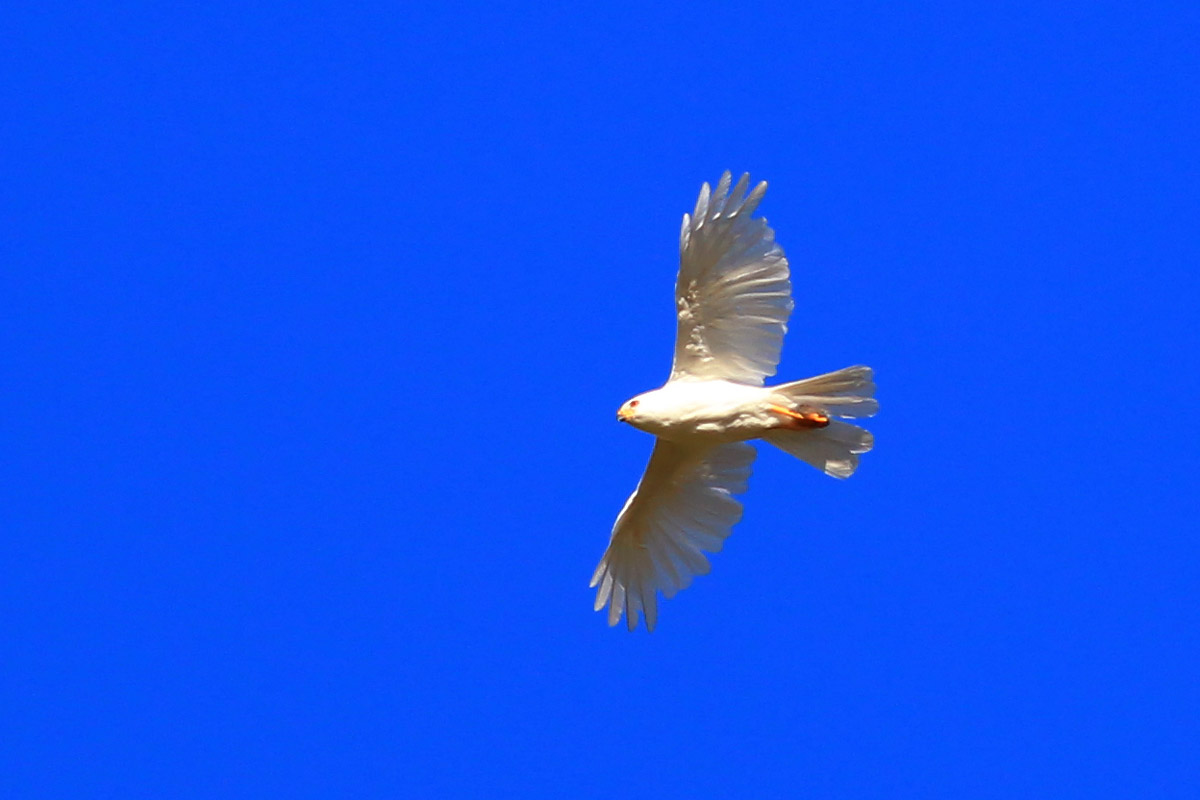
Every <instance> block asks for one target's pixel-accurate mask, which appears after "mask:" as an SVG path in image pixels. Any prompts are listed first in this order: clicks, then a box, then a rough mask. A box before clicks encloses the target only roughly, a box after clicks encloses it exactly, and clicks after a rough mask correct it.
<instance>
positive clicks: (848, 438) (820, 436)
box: [763, 420, 875, 478]
mask: <svg viewBox="0 0 1200 800" xmlns="http://www.w3.org/2000/svg"><path fill="white" fill-rule="evenodd" d="M763 439H765V440H767V441H768V442H770V443H771V444H773V445H775V446H776V447H778V448H779V449H780V450H782V451H783V452H785V453H788V454H789V455H793V456H795V457H796V458H798V459H800V460H801V461H803V462H805V463H806V464H812V465H813V466H814V467H816V468H817V469H819V470H821V471H823V472H824V473H825V474H826V475H832V476H833V477H835V478H849V477H850V476H851V475H853V474H854V470H856V469H858V457H859V455H861V454H862V453H865V452H867V451H868V450H870V449H871V448H872V447H874V445H875V437H874V436H872V435H871V432H870V431H865V430H863V429H862V428H860V427H858V426H857V425H851V424H850V423H848V422H839V421H838V420H831V421H830V423H829V425H827V426H826V427H824V428H814V429H811V430H784V429H780V430H774V431H768V432H767V433H765V434H763Z"/></svg>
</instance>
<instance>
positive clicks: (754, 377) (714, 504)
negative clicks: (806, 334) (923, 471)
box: [591, 172, 879, 631]
mask: <svg viewBox="0 0 1200 800" xmlns="http://www.w3.org/2000/svg"><path fill="white" fill-rule="evenodd" d="M731 183H732V177H731V175H730V173H728V172H726V173H725V174H724V175H722V176H721V179H720V180H719V181H718V182H717V187H716V189H711V188H710V187H709V185H708V184H707V183H706V184H704V185H703V186H702V187H700V197H699V199H698V200H697V201H696V209H695V211H693V212H692V214H691V215H688V214H684V215H683V230H682V231H681V232H680V234H679V277H678V278H677V280H676V285H675V308H676V313H677V314H678V317H679V322H678V328H677V329H676V334H675V362H674V365H673V366H672V368H671V377H670V379H668V381H667V382H666V384H664V385H663V386H662V388H659V389H655V390H653V391H650V392H645V393H644V394H639V395H637V396H636V397H634V398H632V399H631V400H628V401H626V403H625V404H624V405H622V406H621V408H620V410H618V411H617V419H618V420H620V421H621V422H626V423H628V424H630V425H632V426H634V427H635V428H638V429H640V430H643V431H646V432H647V433H651V434H654V436H655V437H656V438H655V441H654V451H653V452H652V453H651V454H650V463H649V464H647V465H646V472H645V474H644V475H642V480H641V482H640V483H638V486H637V489H635V490H634V492H633V494H631V495H630V496H629V499H628V500H626V501H625V507H624V508H622V509H621V513H620V514H619V515H618V516H617V521H616V523H615V524H614V525H613V530H612V537H611V538H610V539H609V543H608V549H607V550H606V551H605V553H604V557H603V558H601V559H600V565H599V566H598V567H597V568H596V572H595V574H594V575H593V576H592V583H591V585H592V586H593V587H595V588H596V610H597V611H599V610H600V609H602V608H604V606H606V605H607V606H608V624H609V625H616V624H617V622H618V621H619V620H620V618H621V614H622V613H624V614H625V622H626V625H627V626H628V628H629V630H631V631H632V630H634V629H635V628H636V627H637V622H638V612H639V611H640V612H641V613H642V615H643V616H644V617H645V620H646V628H647V629H648V630H651V631H652V630H654V625H655V623H656V622H657V620H658V599H657V593H658V592H662V593H663V595H665V596H666V597H673V596H674V595H675V593H676V592H678V591H679V590H680V589H684V588H687V586H688V585H689V584H691V582H692V578H693V577H695V576H696V575H704V574H707V573H708V571H709V563H708V559H707V558H706V557H705V555H704V553H705V551H707V552H710V553H715V552H717V551H718V550H720V549H721V547H722V545H723V544H724V542H725V539H726V537H728V536H729V533H730V530H731V529H732V528H733V526H734V524H736V523H737V521H738V520H739V519H741V516H742V505H741V503H739V502H738V501H737V500H735V499H734V497H733V495H735V494H741V493H742V492H744V491H746V484H747V481H748V480H749V478H750V465H751V464H752V463H753V461H754V456H755V454H756V451H755V449H754V447H753V446H752V445H750V444H749V443H748V442H749V441H750V440H753V439H762V440H765V441H767V442H768V443H770V444H772V445H774V446H775V447H778V448H779V449H781V450H783V451H784V452H786V453H790V454H791V455H793V456H795V457H796V458H799V459H800V460H801V461H805V462H807V463H809V464H812V465H813V466H814V467H816V468H817V469H820V470H822V471H824V472H825V473H826V474H828V475H832V476H834V477H837V478H847V477H849V476H850V474H851V473H853V472H854V470H855V468H856V467H857V466H858V457H859V455H860V454H862V453H865V452H867V451H868V450H870V449H871V446H872V443H873V437H872V436H871V434H870V433H869V432H867V431H865V430H863V429H862V428H859V427H858V426H856V425H852V424H850V423H848V422H842V421H841V420H840V419H837V418H839V417H840V418H856V417H870V416H872V415H873V414H874V413H875V412H876V411H877V410H878V408H879V405H878V403H877V402H876V401H875V399H874V397H873V395H874V393H875V384H874V383H873V382H872V373H871V368H870V367H863V366H856V367H847V368H846V369H842V370H838V371H837V372H830V373H828V374H826V375H819V376H817V377H815V378H808V379H807V380H802V381H794V382H792V383H783V384H779V385H777V386H763V379H764V378H766V377H767V376H770V375H774V374H775V366H776V365H777V364H778V363H779V351H780V348H781V347H782V346H783V335H784V333H785V332H786V331H787V321H788V315H789V314H790V313H791V311H792V284H791V281H790V279H789V277H788V262H787V258H786V257H785V256H784V254H783V249H782V248H780V246H779V245H778V244H777V243H776V242H775V232H774V231H773V230H771V228H769V227H767V222H766V220H765V219H763V218H761V217H755V216H753V214H754V210H755V209H756V208H758V204H759V203H760V202H761V201H762V199H763V195H764V194H766V191H767V184H766V182H765V181H764V182H762V183H759V184H758V185H757V186H755V187H754V189H752V190H750V191H749V192H747V189H749V186H750V176H749V174H745V175H742V177H741V179H740V180H739V181H738V182H737V185H736V186H733V187H732V189H731V188H730V184H731Z"/></svg>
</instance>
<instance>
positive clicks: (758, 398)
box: [625, 380, 779, 444]
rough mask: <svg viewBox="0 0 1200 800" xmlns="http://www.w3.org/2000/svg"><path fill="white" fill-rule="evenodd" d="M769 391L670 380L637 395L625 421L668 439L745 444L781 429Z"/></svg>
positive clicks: (713, 382) (739, 385)
mask: <svg viewBox="0 0 1200 800" xmlns="http://www.w3.org/2000/svg"><path fill="white" fill-rule="evenodd" d="M770 395H771V390H770V389H764V388H763V387H761V386H747V385H746V384H744V383H731V382H730V381H722V380H711V381H686V380H680V381H670V382H669V383H667V384H666V385H665V386H663V387H662V388H660V389H655V390H654V391H651V392H646V393H644V394H640V395H638V396H637V397H635V398H633V400H636V401H637V405H636V406H634V407H633V408H632V409H631V412H632V413H630V414H629V415H628V418H627V419H626V420H625V421H626V422H628V423H629V424H630V425H632V426H633V427H635V428H639V429H640V430H643V431H645V432H646V433H652V434H654V435H655V436H657V437H659V438H660V439H665V440H667V441H669V442H681V443H682V442H690V443H695V442H709V443H711V444H721V443H724V442H740V441H745V440H746V439H755V438H758V437H759V436H762V435H763V434H764V433H765V432H767V431H768V430H771V429H772V428H778V427H779V415H778V414H776V413H774V412H772V411H771V410H770V408H769V406H770V405H771V404H770V402H769V400H768V398H769V397H770ZM633 400H631V401H630V402H633ZM628 405H629V403H626V406H628Z"/></svg>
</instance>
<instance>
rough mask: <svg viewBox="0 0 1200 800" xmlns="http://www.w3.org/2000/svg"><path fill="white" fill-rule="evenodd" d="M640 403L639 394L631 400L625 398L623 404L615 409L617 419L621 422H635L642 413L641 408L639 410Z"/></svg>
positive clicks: (640, 397)
mask: <svg viewBox="0 0 1200 800" xmlns="http://www.w3.org/2000/svg"><path fill="white" fill-rule="evenodd" d="M641 405H642V396H641V395H638V396H637V397H635V398H633V399H632V400H626V401H625V404H624V405H622V406H621V407H620V408H618V409H617V419H618V420H619V421H621V422H628V423H631V424H634V423H636V422H637V421H638V419H639V417H640V416H641V415H642V413H643V412H642V411H641V410H639V409H640V407H641Z"/></svg>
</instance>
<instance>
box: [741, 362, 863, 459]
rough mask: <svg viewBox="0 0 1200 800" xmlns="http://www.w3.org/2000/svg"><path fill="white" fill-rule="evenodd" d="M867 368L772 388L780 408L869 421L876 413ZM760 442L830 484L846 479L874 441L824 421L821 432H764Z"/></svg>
mask: <svg viewBox="0 0 1200 800" xmlns="http://www.w3.org/2000/svg"><path fill="white" fill-rule="evenodd" d="M872 378H873V373H872V371H871V368H870V367H864V366H856V367H847V368H846V369H841V370H838V371H837V372H830V373H827V374H825V375H818V376H817V377H815V378H808V379H806V380H802V381H794V382H792V383H785V384H781V385H779V386H775V387H772V391H773V392H774V396H775V398H776V399H778V400H779V401H780V402H781V403H783V404H787V405H790V406H791V407H793V408H798V407H815V408H819V409H822V410H824V411H826V412H827V413H828V414H829V415H830V416H834V417H851V418H853V417H870V416H874V414H875V413H876V412H877V411H878V410H879V403H878V401H876V400H875V398H874V397H873V395H874V394H875V384H874V382H873V381H872ZM763 439H765V440H766V441H768V442H770V443H771V444H773V445H775V446H776V447H778V448H779V449H780V450H782V451H784V452H785V453H788V454H790V455H793V456H795V457H796V458H798V459H800V460H801V461H804V462H805V463H808V464H812V465H813V466H814V467H816V468H817V469H819V470H822V471H824V472H825V473H826V474H828V475H832V476H834V477H835V478H848V477H850V476H851V475H852V474H853V473H854V470H855V469H857V468H858V457H859V455H861V454H862V453H865V452H867V451H868V450H870V449H871V448H872V447H873V446H874V444H875V437H874V436H872V435H871V433H870V431H866V430H863V429H862V428H860V427H858V426H857V425H851V424H850V423H848V422H839V421H838V420H830V422H829V424H828V425H827V426H825V427H823V428H810V429H802V430H794V429H779V430H773V431H768V432H767V433H765V434H764V435H763Z"/></svg>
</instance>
